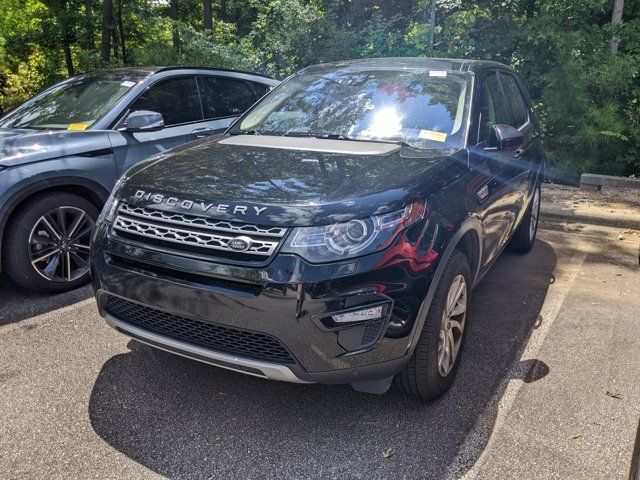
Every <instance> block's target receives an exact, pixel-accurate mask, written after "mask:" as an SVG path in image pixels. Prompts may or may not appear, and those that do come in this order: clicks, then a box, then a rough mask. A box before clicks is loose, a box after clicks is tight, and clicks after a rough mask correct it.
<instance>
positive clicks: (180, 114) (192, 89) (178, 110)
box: [129, 76, 202, 127]
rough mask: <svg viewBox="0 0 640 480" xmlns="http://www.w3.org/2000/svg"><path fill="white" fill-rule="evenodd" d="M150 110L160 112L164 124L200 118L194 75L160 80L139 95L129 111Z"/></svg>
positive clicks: (186, 121)
mask: <svg viewBox="0 0 640 480" xmlns="http://www.w3.org/2000/svg"><path fill="white" fill-rule="evenodd" d="M136 110H151V111H153V112H159V113H161V114H162V118H163V119H164V124H165V126H167V127H169V126H171V125H179V124H182V123H190V122H199V121H201V120H202V108H201V106H200V95H199V93H198V85H197V84H196V77H195V76H188V77H177V78H170V79H167V80H162V81H160V82H158V83H156V84H155V85H152V86H151V87H150V88H149V89H148V90H147V91H146V92H144V93H143V94H142V95H140V96H139V97H138V98H137V99H136V101H135V102H133V105H131V107H130V108H129V111H131V112H134V111H136Z"/></svg>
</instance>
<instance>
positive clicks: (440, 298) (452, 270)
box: [396, 250, 471, 400]
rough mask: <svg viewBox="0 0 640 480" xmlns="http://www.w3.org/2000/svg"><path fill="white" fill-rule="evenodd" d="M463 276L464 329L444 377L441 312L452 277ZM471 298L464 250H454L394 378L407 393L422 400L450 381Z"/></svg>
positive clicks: (456, 365)
mask: <svg viewBox="0 0 640 480" xmlns="http://www.w3.org/2000/svg"><path fill="white" fill-rule="evenodd" d="M460 274H461V275H463V276H464V278H465V281H466V283H467V317H466V318H465V327H464V331H463V336H462V340H461V343H460V349H459V351H458V355H457V357H456V360H455V363H454V365H453V368H452V369H451V371H450V372H449V374H448V375H447V376H446V377H442V376H441V375H440V372H439V370H438V342H439V333H440V327H441V325H442V314H443V311H444V308H445V304H446V300H447V295H448V293H449V288H450V287H451V283H452V282H453V279H454V278H455V277H456V276H457V275H460ZM470 301H471V272H470V269H469V263H468V261H467V257H466V255H464V253H462V252H460V251H458V250H455V251H454V253H453V254H452V256H451V258H450V259H449V261H448V262H447V266H446V267H445V269H444V271H443V273H442V276H441V277H440V280H439V282H438V285H437V287H436V291H435V294H434V296H433V300H432V301H431V305H430V307H429V311H428V313H427V317H426V319H425V323H424V325H423V327H422V331H421V332H420V337H419V339H418V343H417V345H416V347H415V350H414V352H413V356H412V357H411V359H410V361H409V364H408V365H407V366H406V367H405V369H404V370H403V371H401V372H400V373H399V374H398V376H397V377H396V385H397V386H398V387H399V388H400V389H401V390H403V391H405V392H406V393H410V394H412V395H415V396H417V397H420V398H422V399H425V400H434V399H436V398H438V397H440V396H441V395H442V394H444V393H445V392H446V391H447V390H448V389H449V387H450V386H451V384H452V383H453V381H454V379H455V377H456V374H457V372H458V368H459V365H460V359H461V358H462V352H463V350H464V343H465V339H466V337H467V329H468V324H469V315H468V311H469V305H470Z"/></svg>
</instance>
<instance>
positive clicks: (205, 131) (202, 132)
mask: <svg viewBox="0 0 640 480" xmlns="http://www.w3.org/2000/svg"><path fill="white" fill-rule="evenodd" d="M219 130H220V129H215V128H211V127H202V128H196V129H194V130H193V131H192V132H191V133H193V134H195V136H196V138H204V137H208V136H209V135H213V134H214V133H216V132H218V131H219Z"/></svg>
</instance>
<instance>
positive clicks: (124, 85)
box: [120, 80, 136, 88]
mask: <svg viewBox="0 0 640 480" xmlns="http://www.w3.org/2000/svg"><path fill="white" fill-rule="evenodd" d="M135 84H136V82H130V81H129V80H125V81H124V82H122V83H121V84H120V85H122V86H123V87H127V88H129V87H133V86H134V85H135Z"/></svg>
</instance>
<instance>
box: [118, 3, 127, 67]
mask: <svg viewBox="0 0 640 480" xmlns="http://www.w3.org/2000/svg"><path fill="white" fill-rule="evenodd" d="M118 30H119V32H120V45H121V47H122V63H123V64H124V65H126V64H127V46H126V44H125V37H124V25H123V23H122V0H118Z"/></svg>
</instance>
